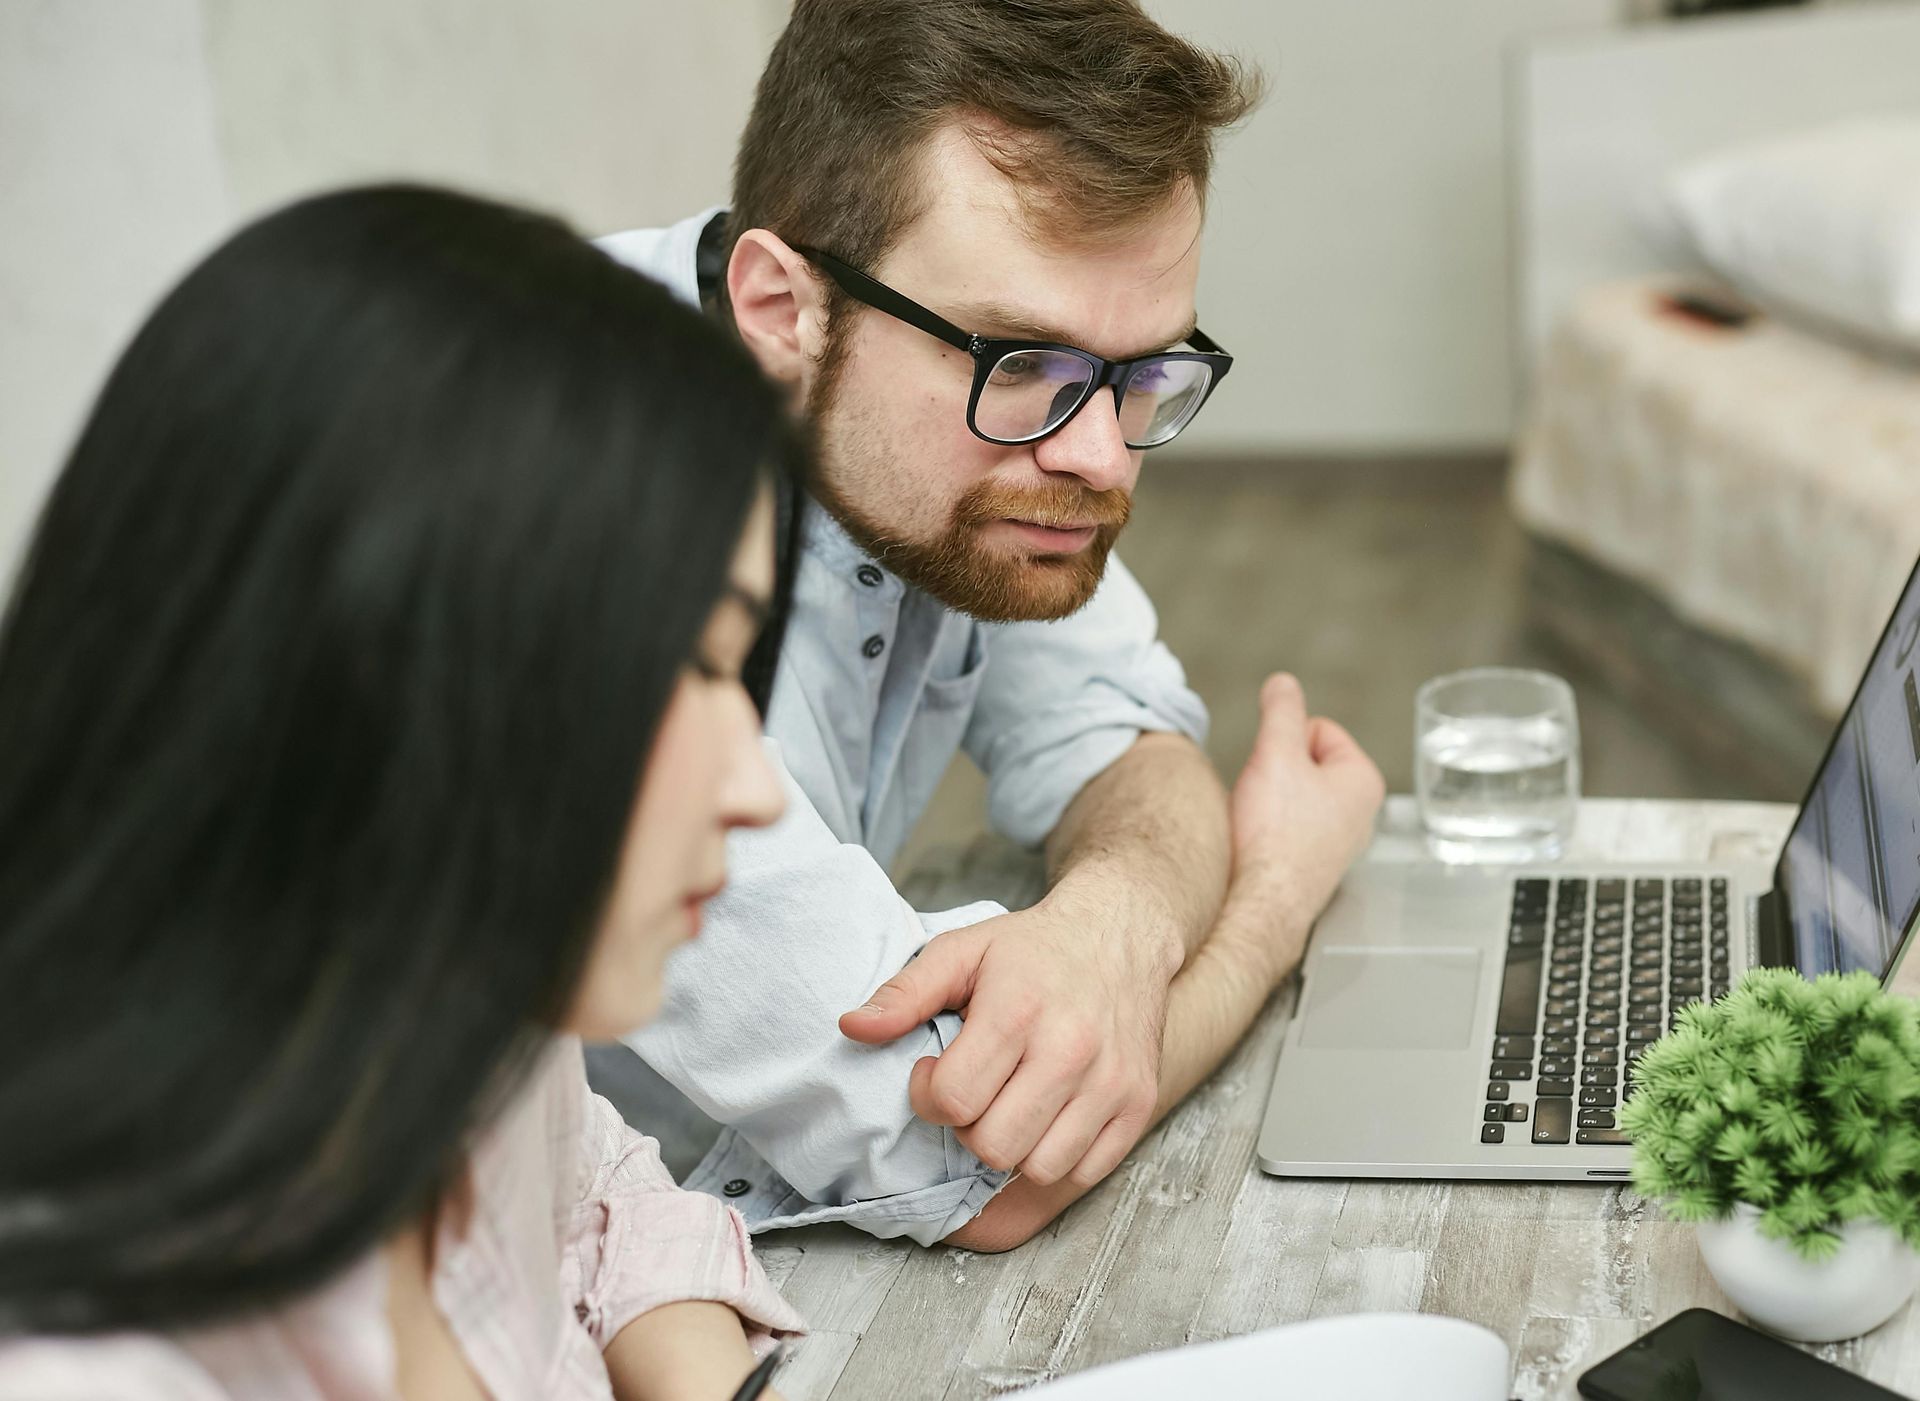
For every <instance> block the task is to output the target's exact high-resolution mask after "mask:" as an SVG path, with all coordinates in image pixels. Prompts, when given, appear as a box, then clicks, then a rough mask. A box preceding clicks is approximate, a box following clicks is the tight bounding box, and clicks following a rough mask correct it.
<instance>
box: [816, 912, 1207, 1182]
mask: <svg viewBox="0 0 1920 1401" xmlns="http://www.w3.org/2000/svg"><path fill="white" fill-rule="evenodd" d="M1118 918H1119V912H1117V911H1114V910H1111V909H1108V910H1099V909H1084V910H1083V909H1079V908H1077V907H1076V906H1075V897H1073V896H1071V895H1069V894H1068V892H1067V891H1066V890H1064V889H1061V888H1056V890H1055V891H1054V892H1053V893H1051V894H1050V895H1049V896H1048V897H1047V898H1046V899H1045V900H1043V901H1041V903H1040V904H1038V905H1036V906H1034V907H1033V908H1032V909H1030V910H1022V911H1019V912H1017V913H1014V914H1008V915H1002V916H1000V917H999V918H997V919H989V920H984V921H982V922H981V923H979V924H975V925H970V926H968V927H967V928H965V929H956V930H953V931H951V932H950V933H946V934H942V935H939V936H938V937H936V938H935V939H933V940H932V941H931V942H930V943H929V944H928V945H927V946H926V948H925V949H924V950H922V951H921V954H920V956H919V957H918V958H916V959H915V960H914V961H913V962H912V963H909V964H908V965H907V966H906V967H905V968H904V969H902V970H901V971H900V973H899V974H898V976H896V977H894V978H892V979H890V980H889V981H888V982H886V983H885V984H883V985H882V986H881V987H880V988H879V990H878V991H876V992H875V993H874V994H873V996H872V997H871V998H870V999H869V1000H868V1002H867V1005H866V1006H864V1007H862V1008H860V1009H859V1010H858V1011H854V1012H849V1013H847V1015H845V1016H844V1017H842V1018H841V1019H840V1029H841V1031H842V1032H844V1033H845V1034H846V1035H847V1036H849V1037H851V1038H852V1039H854V1040H856V1041H865V1042H881V1041H891V1040H893V1039H894V1038H896V1037H899V1036H904V1035H905V1034H906V1033H907V1032H909V1031H911V1030H912V1029H913V1028H915V1027H917V1026H920V1025H922V1024H923V1023H925V1022H927V1021H929V1020H930V1019H931V1018H932V1017H933V1016H934V1015H935V1014H936V1013H938V1012H941V1011H944V1010H948V1009H952V1010H956V1011H959V1012H960V1013H961V1014H962V1015H963V1016H964V1017H965V1018H966V1025H965V1026H964V1027H963V1028H962V1029H961V1032H960V1035H959V1036H957V1037H955V1038H954V1042H953V1044H952V1045H951V1046H949V1047H947V1049H946V1052H945V1053H944V1054H943V1055H940V1056H938V1057H935V1056H925V1057H922V1058H921V1060H920V1061H919V1062H918V1063H916V1064H915V1066H914V1068H913V1076H912V1080H911V1082H910V1084H909V1087H908V1092H909V1097H910V1099H911V1102H912V1104H913V1111H914V1113H916V1114H918V1115H919V1116H920V1117H921V1118H922V1119H925V1120H927V1121H928V1122H930V1123H935V1124H946V1125H949V1126H951V1127H953V1128H955V1129H956V1130H958V1132H957V1135H956V1136H957V1137H958V1138H959V1140H960V1141H961V1143H963V1144H965V1145H966V1147H967V1149H968V1151H969V1152H971V1153H972V1154H973V1155H974V1156H975V1157H977V1158H979V1159H980V1161H981V1162H983V1163H985V1164H986V1165H987V1166H988V1167H993V1168H1000V1169H1003V1170H1006V1169H1013V1168H1018V1169H1019V1170H1020V1171H1021V1172H1022V1173H1023V1174H1024V1175H1025V1176H1026V1177H1028V1178H1030V1179H1031V1180H1032V1181H1034V1182H1036V1183H1039V1184H1041V1185H1043V1186H1044V1185H1048V1184H1051V1183H1054V1182H1059V1181H1062V1180H1063V1179H1064V1180H1070V1181H1072V1182H1074V1183H1076V1184H1078V1185H1079V1186H1081V1187H1083V1188H1084V1187H1090V1186H1092V1185H1093V1184H1094V1183H1095V1182H1098V1181H1099V1180H1100V1179H1101V1178H1102V1177H1104V1176H1106V1175H1107V1174H1108V1173H1109V1172H1111V1171H1113V1169H1114V1168H1115V1167H1117V1166H1118V1165H1119V1163H1120V1160H1121V1159H1122V1158H1124V1157H1125V1156H1126V1154H1127V1150H1128V1149H1130V1148H1132V1147H1133V1145H1134V1143H1135V1142H1136V1141H1137V1140H1138V1139H1139V1138H1140V1136H1141V1134H1143V1133H1145V1132H1146V1129H1147V1126H1148V1125H1149V1124H1150V1123H1151V1122H1152V1120H1153V1112H1154V1104H1155V1099H1156V1097H1157V1094H1158V1090H1159V1071H1160V1039H1161V1032H1162V1028H1163V1025H1164V1021H1165V1016H1166V1004H1167V988H1168V984H1169V982H1170V981H1171V979H1172V977H1173V974H1174V972H1175V971H1176V968H1175V967H1173V966H1155V965H1153V964H1151V963H1149V962H1148V961H1147V960H1148V959H1149V958H1152V957H1154V956H1155V955H1150V954H1148V953H1147V952H1146V949H1147V948H1165V945H1164V944H1160V945H1152V944H1147V945H1144V946H1143V944H1142V942H1141V941H1137V940H1129V939H1121V938H1103V937H1101V934H1102V926H1103V924H1111V923H1113V922H1115V921H1116V920H1117V919H1118ZM1161 962H1162V964H1165V963H1166V960H1165V959H1164V957H1162V959H1161Z"/></svg>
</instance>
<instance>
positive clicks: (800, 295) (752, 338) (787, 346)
mask: <svg viewBox="0 0 1920 1401" xmlns="http://www.w3.org/2000/svg"><path fill="white" fill-rule="evenodd" d="M727 300H728V301H729V302H730V303H731V304H732V306H733V324H734V328H735V329H736V330H737V331H739V333H740V339H741V341H742V342H743V343H744V344H745V345H746V347H747V349H748V350H750V351H752V352H753V357H754V359H756V360H758V361H759V362H760V368H761V370H762V371H763V372H764V373H765V374H766V376H767V377H768V378H769V379H771V380H773V381H774V382H775V383H778V384H782V385H787V386H789V387H793V388H804V387H805V383H806V380H807V376H808V375H809V374H810V373H811V371H812V369H813V366H814V364H815V362H817V361H818V360H819V358H820V354H821V352H822V351H823V350H824V349H825V347H826V312H827V303H826V295H825V290H824V287H823V285H822V283H821V280H820V278H819V277H818V276H816V275H815V273H814V271H813V267H812V265H811V264H809V263H808V262H807V260H806V259H805V258H803V257H801V256H800V255H799V254H798V253H796V252H794V251H793V249H792V248H790V247H788V246H787V244H786V243H785V241H783V240H782V239H781V238H780V237H779V235H777V234H773V233H769V232H768V231H767V230H765V229H748V230H747V231H746V232H745V233H743V234H741V235H740V238H739V240H738V241H737V242H736V243H735V244H734V245H733V256H732V257H731V258H730V259H729V260H728V262H727Z"/></svg>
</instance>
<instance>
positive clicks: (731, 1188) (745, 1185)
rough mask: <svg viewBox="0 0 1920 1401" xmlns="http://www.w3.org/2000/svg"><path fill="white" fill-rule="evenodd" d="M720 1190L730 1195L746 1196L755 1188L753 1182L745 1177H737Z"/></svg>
mask: <svg viewBox="0 0 1920 1401" xmlns="http://www.w3.org/2000/svg"><path fill="white" fill-rule="evenodd" d="M720 1190H721V1191H723V1192H725V1193H726V1194H727V1195H728V1196H730V1197H744V1196H746V1194H747V1193H748V1192H750V1191H752V1190H753V1184H752V1183H751V1182H749V1181H747V1179H746V1178H744V1177H736V1178H734V1179H733V1180H732V1181H731V1182H729V1183H728V1184H727V1185H726V1186H724V1187H722V1188H721V1189H720Z"/></svg>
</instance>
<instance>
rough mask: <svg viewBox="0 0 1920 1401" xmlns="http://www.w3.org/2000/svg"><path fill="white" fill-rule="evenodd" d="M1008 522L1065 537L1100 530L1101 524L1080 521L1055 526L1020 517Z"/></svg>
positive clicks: (1009, 519)
mask: <svg viewBox="0 0 1920 1401" xmlns="http://www.w3.org/2000/svg"><path fill="white" fill-rule="evenodd" d="M1006 520H1007V521H1008V523H1009V524H1012V525H1030V526H1032V527H1033V528H1034V529H1035V530H1057V531H1059V532H1060V533H1061V534H1063V535H1076V534H1078V533H1079V532H1080V531H1083V530H1098V529H1099V528H1100V522H1098V521H1079V522H1076V523H1074V524H1072V525H1055V524H1053V523H1052V522H1050V521H1028V520H1021V519H1020V518H1019V517H1018V516H1008V517H1006Z"/></svg>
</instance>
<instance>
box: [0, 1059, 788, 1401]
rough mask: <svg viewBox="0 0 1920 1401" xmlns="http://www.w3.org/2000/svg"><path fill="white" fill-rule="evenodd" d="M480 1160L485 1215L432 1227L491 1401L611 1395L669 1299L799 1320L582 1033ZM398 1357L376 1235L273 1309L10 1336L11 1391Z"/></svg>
mask: <svg viewBox="0 0 1920 1401" xmlns="http://www.w3.org/2000/svg"><path fill="white" fill-rule="evenodd" d="M471 1172H472V1183H473V1210H472V1213H471V1215H470V1217H469V1218H468V1220H467V1221H466V1222H464V1223H460V1224H455V1223H452V1222H448V1221H445V1220H444V1219H443V1222H442V1225H441V1227H440V1230H439V1235H438V1237H437V1239H436V1241H435V1245H434V1274H433V1293H434V1298H435V1300H436V1301H437V1302H438V1304H439V1306H440V1311H441V1313H442V1314H443V1315H444V1316H445V1318H446V1320H447V1324H448V1326H449V1327H450V1328H451V1329H452V1330H453V1335H454V1338H455V1339H456V1340H457V1341H458V1343H459V1345H460V1350H461V1351H462V1352H463V1353H464V1354H465V1356H466V1359H467V1363H468V1365H469V1366H471V1367H472V1369H473V1372H474V1375H475V1376H477V1377H478V1378H479V1379H480V1382H481V1384H482V1385H483V1386H484V1387H485V1388H486V1389H487V1391H488V1393H489V1394H490V1395H491V1396H492V1397H493V1398H494V1401H522V1398H524V1401H588V1398H594V1401H603V1398H607V1397H610V1396H611V1394H612V1393H611V1391H610V1389H609V1386H608V1382H607V1373H606V1368H605V1367H604V1366H603V1365H602V1363H601V1360H600V1350H601V1349H602V1348H604V1347H605V1346H606V1345H607V1344H608V1343H609V1342H611V1341H612V1340H613V1337H614V1335H615V1334H617V1333H618V1332H619V1331H620V1330H621V1329H622V1328H624V1327H625V1326H626V1325H627V1324H628V1323H629V1322H631V1321H632V1320H633V1319H635V1318H637V1317H639V1315H641V1314H643V1313H645V1312H646V1311H647V1310H649V1309H653V1308H658V1307H659V1306H660V1305H662V1304H670V1303H675V1302H678V1301H681V1300H688V1299H709V1300H716V1301H718V1302H720V1303H724V1304H727V1305H730V1306H731V1307H732V1308H733V1309H734V1310H735V1311H736V1312H738V1313H739V1314H740V1317H741V1320H742V1322H744V1323H745V1325H746V1327H747V1332H748V1336H749V1338H750V1339H751V1340H752V1341H753V1343H754V1345H755V1350H756V1351H764V1350H765V1349H767V1348H769V1347H771V1346H772V1340H773V1337H774V1336H775V1335H777V1334H781V1333H791V1332H796V1331H798V1330H799V1329H800V1328H801V1326H802V1325H801V1322H800V1319H799V1317H798V1315H796V1314H795V1313H794V1312H793V1310H792V1309H790V1308H789V1307H787V1304H786V1302H785V1301H784V1300H782V1299H781V1298H780V1296H779V1295H778V1294H777V1293H775V1292H774V1289H773V1286H772V1285H771V1284H769V1283H768V1282H767V1278H766V1275H765V1274H763V1273H762V1272H761V1269H760V1266H759V1263H758V1262H757V1261H755V1259H754V1258H753V1251H752V1248H751V1247H750V1245H749V1244H748V1240H747V1230H746V1226H745V1225H744V1224H743V1223H742V1221H741V1219H740V1216H739V1214H738V1213H736V1212H735V1211H734V1210H733V1209H732V1208H731V1207H729V1206H727V1205H726V1204H725V1203H723V1202H721V1201H720V1200H719V1199H717V1198H715V1197H709V1196H705V1195H703V1194H701V1193H698V1192H687V1191H682V1190H681V1189H680V1188H679V1187H677V1186H675V1185H674V1181H673V1178H672V1177H671V1176H670V1175H669V1174H668V1172H667V1170H666V1168H665V1167H664V1166H662V1164H661V1162H660V1154H659V1151H658V1149H657V1148H656V1146H655V1144H654V1142H653V1140H652V1139H650V1138H645V1137H643V1136H641V1135H640V1134H637V1133H635V1132H634V1131H633V1130H632V1129H630V1128H628V1127H627V1125H626V1124H625V1123H623V1122H622V1121H621V1119H620V1116H619V1114H617V1113H616V1112H615V1111H614V1109H613V1106H611V1105H610V1104H608V1103H607V1102H606V1101H605V1100H604V1099H601V1098H600V1097H599V1096H598V1095H596V1094H593V1093H592V1092H590V1091H589V1090H588V1089H587V1082H586V1075H585V1069H584V1066H583V1065H582V1062H581V1055H580V1043H579V1042H578V1041H576V1040H574V1039H573V1038H571V1037H563V1038H560V1039H559V1040H557V1041H556V1043H555V1045H554V1047H553V1048H552V1050H551V1051H549V1052H548V1053H547V1055H546V1056H545V1058H544V1059H543V1061H542V1062H541V1064H540V1066H539V1068H538V1069H537V1070H536V1071H535V1073H534V1075H533V1078H532V1079H531V1081H530V1082H529V1083H528V1085H527V1087H526V1089H525V1090H524V1091H523V1092H522V1093H521V1095H520V1097H519V1098H518V1099H517V1100H516V1101H515V1102H514V1104H513V1105H512V1107H511V1108H509V1109H508V1111H507V1112H506V1113H505V1114H504V1115H503V1116H502V1117H501V1119H500V1121H499V1122H498V1123H497V1124H495V1125H494V1126H493V1127H492V1128H491V1129H490V1130H489V1131H488V1133H487V1135H486V1137H485V1139H484V1140H483V1142H482V1143H481V1145H480V1147H479V1148H478V1149H477V1150H476V1151H475V1153H474V1154H473V1157H472V1159H471ZM452 1215H453V1213H451V1212H443V1213H442V1217H443V1218H446V1217H449V1216H452ZM394 1376H395V1358H394V1347H393V1337H392V1332H391V1330H390V1329H389V1327H388V1325H387V1316H386V1265H385V1260H384V1257H383V1256H382V1254H381V1253H380V1252H379V1251H375V1252H373V1253H372V1254H370V1255H369V1256H368V1257H367V1258H366V1259H365V1260H363V1261H361V1263H360V1264H358V1265H356V1266H354V1267H353V1268H352V1269H351V1270H349V1271H347V1273H346V1274H345V1275H343V1276H341V1277H340V1278H339V1279H338V1280H336V1281H335V1282H334V1283H332V1284H331V1285H328V1286H327V1287H326V1288H324V1289H322V1290H320V1291H319V1292H318V1293H316V1294H313V1295H311V1296H309V1297H307V1298H305V1299H302V1300H300V1301H298V1302H296V1303H293V1304H291V1305H288V1306H286V1307H284V1308H281V1309H280V1310H278V1311H277V1312H275V1313H272V1314H269V1315H266V1316H263V1317H260V1318H255V1319H249V1320H246V1321H243V1322H236V1323H231V1324H223V1325H219V1326H216V1327H211V1328H201V1329H193V1330H188V1331H183V1332H179V1333H171V1334H157V1333H119V1334H113V1335H109V1336H102V1337H90V1338H27V1339H21V1340H17V1341H14V1342H4V1341H0V1397H5V1398H7V1401H81V1398H86V1401H118V1398H123V1397H124V1398H154V1401H160V1399H161V1398H164V1401H227V1399H228V1398H239V1397H245V1398H247V1401H394V1398H395V1397H396V1396H397V1393H396V1392H395V1390H394Z"/></svg>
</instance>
